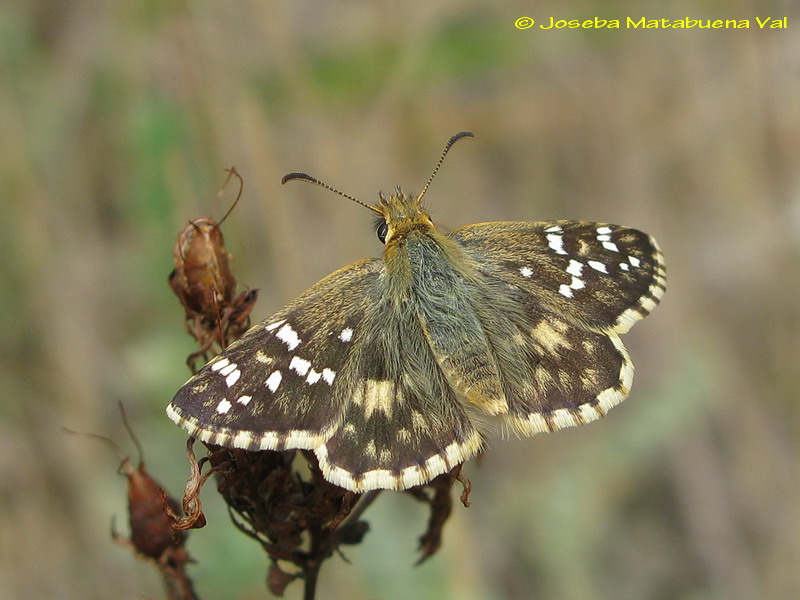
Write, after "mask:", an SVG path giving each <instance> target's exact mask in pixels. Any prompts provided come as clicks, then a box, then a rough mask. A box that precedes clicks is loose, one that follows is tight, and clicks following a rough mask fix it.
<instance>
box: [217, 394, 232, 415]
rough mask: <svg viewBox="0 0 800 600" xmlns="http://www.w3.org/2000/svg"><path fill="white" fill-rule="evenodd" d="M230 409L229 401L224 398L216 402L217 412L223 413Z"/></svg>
mask: <svg viewBox="0 0 800 600" xmlns="http://www.w3.org/2000/svg"><path fill="white" fill-rule="evenodd" d="M230 409H231V403H230V402H228V401H227V400H225V399H224V398H223V399H222V400H220V401H219V404H217V412H218V413H219V414H221V415H224V414H225V413H226V412H228V411H229V410H230Z"/></svg>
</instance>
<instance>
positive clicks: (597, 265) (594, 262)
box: [589, 260, 608, 273]
mask: <svg viewBox="0 0 800 600" xmlns="http://www.w3.org/2000/svg"><path fill="white" fill-rule="evenodd" d="M589 266H590V267H592V268H593V269H594V270H595V271H600V272H601V273H608V270H607V269H606V266H605V265H604V264H603V263H601V262H600V261H597V260H590V261H589Z"/></svg>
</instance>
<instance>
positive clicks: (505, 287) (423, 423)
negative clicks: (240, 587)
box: [167, 146, 666, 492]
mask: <svg viewBox="0 0 800 600" xmlns="http://www.w3.org/2000/svg"><path fill="white" fill-rule="evenodd" d="M448 147H449V146H448ZM304 177H305V178H308V177H307V176H304ZM308 179H311V178H308ZM426 188H427V186H426ZM421 196H422V195H420V196H412V195H408V194H404V193H402V192H401V191H400V190H399V189H398V190H397V191H396V193H395V194H392V195H390V196H389V197H388V198H385V197H383V196H381V197H380V200H379V202H378V203H377V205H376V206H374V207H371V208H372V210H374V211H375V212H377V213H379V214H380V215H381V219H382V222H381V225H380V227H379V229H378V234H379V237H381V238H382V240H383V241H384V242H385V244H386V249H385V251H384V255H383V258H382V259H373V260H363V261H359V262H356V263H354V264H352V265H350V266H347V267H345V268H343V269H340V270H338V271H336V272H334V273H333V274H331V275H329V276H328V277H326V278H324V279H323V280H321V281H320V282H318V283H317V284H315V285H314V286H312V287H311V288H310V289H309V290H307V291H306V292H305V293H304V294H302V295H301V296H300V297H299V298H297V299H296V300H295V301H293V302H292V303H291V304H289V305H288V306H286V307H285V308H283V309H282V310H280V311H278V312H277V313H276V314H275V315H273V316H272V317H270V318H268V319H266V320H265V321H263V322H261V323H259V324H258V325H256V326H254V327H253V328H251V329H250V330H249V331H248V332H247V333H246V334H245V335H244V336H243V337H242V338H241V339H240V340H239V341H237V342H235V343H233V344H231V346H230V347H229V348H228V349H227V350H225V351H224V352H223V353H222V354H221V355H220V356H218V357H216V358H215V359H213V360H212V361H211V362H210V363H209V364H208V365H206V366H205V367H204V368H203V369H202V370H201V371H200V372H199V373H198V374H197V375H196V376H195V377H193V378H192V379H190V380H189V381H188V382H187V383H186V384H185V385H184V387H183V388H182V389H181V390H180V391H179V392H178V394H177V395H176V396H175V398H174V399H173V401H172V404H171V405H170V406H169V407H168V409H167V412H168V414H169V416H170V417H171V418H172V419H173V420H174V421H175V422H176V423H178V424H180V425H181V426H182V427H184V428H185V429H187V430H188V431H189V433H190V434H192V435H194V436H196V437H198V438H200V439H201V440H203V441H206V442H209V443H212V444H217V445H221V446H226V447H234V448H245V449H248V450H259V449H270V450H283V449H288V448H306V449H312V450H314V452H315V454H316V456H317V458H318V459H319V463H320V467H321V468H322V471H323V474H324V476H325V478H326V479H328V480H329V481H331V482H332V483H334V484H337V485H339V486H341V487H344V488H346V489H348V490H351V491H354V492H364V491H367V490H371V489H379V488H388V489H405V488H408V487H412V486H415V485H421V484H424V483H426V482H428V481H430V480H431V479H433V478H434V477H435V476H437V475H439V474H441V473H444V472H446V471H448V470H450V469H452V468H453V467H455V466H456V465H458V464H460V463H462V462H464V461H465V460H467V459H469V458H470V457H472V456H474V455H475V454H477V453H478V452H480V451H481V449H482V448H483V447H484V443H485V440H486V439H487V437H489V436H491V435H492V434H494V433H496V432H500V433H503V434H508V433H511V434H516V435H531V434H534V433H537V432H542V431H553V430H556V429H560V428H563V427H569V426H573V425H579V424H582V423H587V422H589V421H593V420H595V419H597V418H599V417H601V416H603V415H604V414H605V413H606V412H607V411H608V410H609V409H610V408H611V407H613V406H614V405H616V404H618V403H619V402H621V401H622V400H624V399H625V398H626V397H627V395H628V393H629V391H630V387H631V382H632V379H633V365H632V363H631V361H630V359H629V357H628V354H627V352H626V350H625V347H624V346H623V344H622V342H621V341H620V338H619V335H620V334H622V333H624V332H626V331H627V330H628V329H629V328H630V327H631V326H632V325H633V323H634V322H635V321H637V320H639V319H641V318H643V317H644V316H646V315H647V314H649V312H650V311H651V310H652V309H653V308H654V307H655V305H656V304H657V303H658V301H659V300H660V298H661V295H662V294H663V292H664V290H665V284H666V279H665V268H664V264H663V259H662V256H661V253H660V251H659V249H658V246H657V245H656V243H655V241H654V240H653V239H652V238H651V237H650V236H648V235H646V234H644V233H642V232H640V231H637V230H635V229H630V228H627V227H620V226H616V225H609V224H604V223H588V222H578V221H545V222H497V223H480V224H476V225H470V226H466V227H461V228H458V229H455V230H453V231H451V232H449V233H447V234H443V233H440V232H439V231H437V230H436V228H435V227H434V225H433V223H432V221H431V219H430V216H429V214H428V212H427V211H426V210H425V208H424V207H423V206H422V203H421Z"/></svg>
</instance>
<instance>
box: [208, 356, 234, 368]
mask: <svg viewBox="0 0 800 600" xmlns="http://www.w3.org/2000/svg"><path fill="white" fill-rule="evenodd" d="M229 364H231V361H229V360H228V359H227V358H221V359H219V360H218V361H217V362H215V363H214V364H213V365H211V370H212V371H219V370H220V369H224V368H225V367H227V366H228V365H229Z"/></svg>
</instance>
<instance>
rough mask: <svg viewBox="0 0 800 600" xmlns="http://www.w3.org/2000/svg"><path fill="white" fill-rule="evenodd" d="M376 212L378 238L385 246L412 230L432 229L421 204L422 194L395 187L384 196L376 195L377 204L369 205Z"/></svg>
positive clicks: (428, 217)
mask: <svg viewBox="0 0 800 600" xmlns="http://www.w3.org/2000/svg"><path fill="white" fill-rule="evenodd" d="M370 208H372V209H373V210H374V211H375V212H376V213H378V215H379V216H378V218H377V219H376V222H377V227H376V230H377V234H378V239H379V240H380V241H381V242H382V243H383V244H386V245H387V246H388V245H389V244H390V243H392V242H396V241H398V240H401V239H403V238H404V237H405V236H406V235H408V234H409V233H410V232H412V231H422V232H427V231H432V230H433V229H434V226H433V222H432V221H431V217H430V215H429V214H428V211H427V210H425V208H424V207H423V206H422V196H421V195H419V196H414V195H411V194H407V193H405V192H403V191H402V190H401V189H400V188H395V190H394V193H392V194H390V195H389V196H388V197H386V196H385V195H384V194H383V193H381V194H379V196H378V204H377V205H376V206H373V207H370Z"/></svg>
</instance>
